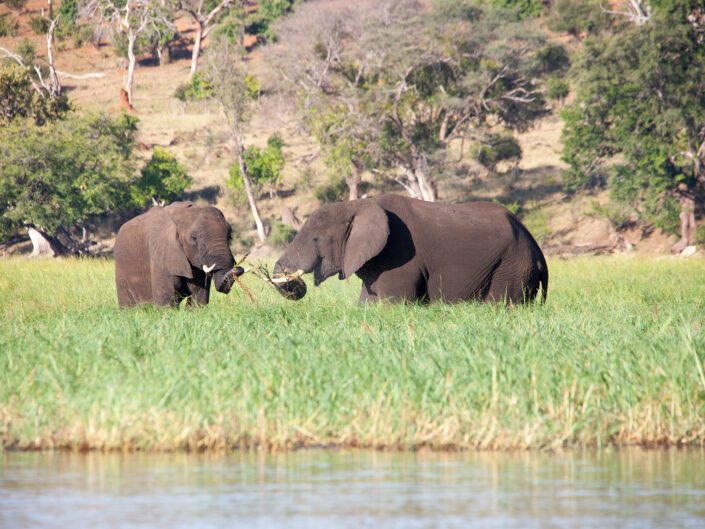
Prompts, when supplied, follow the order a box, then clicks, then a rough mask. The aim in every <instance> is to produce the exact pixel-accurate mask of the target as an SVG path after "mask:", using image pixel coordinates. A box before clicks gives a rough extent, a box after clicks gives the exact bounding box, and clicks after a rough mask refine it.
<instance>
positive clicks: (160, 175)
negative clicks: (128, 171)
mask: <svg viewBox="0 0 705 529" xmlns="http://www.w3.org/2000/svg"><path fill="white" fill-rule="evenodd" d="M192 183H193V178H191V177H190V176H189V175H188V174H187V173H186V169H184V167H183V166H182V165H181V164H180V163H179V162H178V160H177V159H176V158H175V157H174V156H173V155H172V154H171V153H170V152H169V151H168V150H167V149H162V148H161V147H159V146H157V147H155V148H154V153H153V154H152V158H151V160H149V162H147V165H145V166H144V168H143V169H142V173H141V176H140V177H139V178H138V179H137V181H136V182H135V184H134V186H133V188H132V199H133V202H134V203H135V205H137V206H145V205H147V204H149V203H150V202H151V200H152V198H155V199H157V200H164V201H166V202H171V201H173V200H175V199H176V198H178V197H179V195H181V194H182V193H183V192H184V190H185V189H186V188H187V187H188V186H190V185H191V184H192Z"/></svg>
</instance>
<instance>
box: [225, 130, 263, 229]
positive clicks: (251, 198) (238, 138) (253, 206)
mask: <svg viewBox="0 0 705 529" xmlns="http://www.w3.org/2000/svg"><path fill="white" fill-rule="evenodd" d="M232 128H233V131H232V132H233V136H234V139H235V146H236V148H237V163H238V166H239V167H240V174H241V175H242V181H243V183H244V184H245V192H246V193H247V200H248V202H249V203H250V210H251V211H252V217H253V218H254V219H255V226H257V235H259V240H260V242H264V241H265V239H266V238H267V235H266V234H265V233H264V224H262V217H260V214H259V209H258V208H257V202H256V201H255V192H254V190H253V189H252V180H250V175H249V173H248V172H247V167H246V166H245V142H244V140H243V138H242V134H240V126H239V123H238V122H237V121H236V122H235V123H234V124H233V127H232Z"/></svg>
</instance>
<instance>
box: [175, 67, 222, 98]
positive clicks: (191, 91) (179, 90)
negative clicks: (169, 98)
mask: <svg viewBox="0 0 705 529" xmlns="http://www.w3.org/2000/svg"><path fill="white" fill-rule="evenodd" d="M212 94H213V85H212V84H211V83H210V82H209V81H208V80H206V78H205V77H203V76H202V75H201V74H199V73H196V74H194V75H193V77H191V79H190V80H189V81H188V82H186V83H182V84H180V85H179V86H177V87H176V90H174V97H175V98H176V99H179V100H180V101H187V100H189V99H208V98H209V97H211V95H212Z"/></svg>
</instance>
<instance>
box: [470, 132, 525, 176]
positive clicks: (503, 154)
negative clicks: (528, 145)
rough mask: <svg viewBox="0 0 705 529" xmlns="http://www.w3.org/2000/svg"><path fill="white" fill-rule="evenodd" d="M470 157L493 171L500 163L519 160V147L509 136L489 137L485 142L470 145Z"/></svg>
mask: <svg viewBox="0 0 705 529" xmlns="http://www.w3.org/2000/svg"><path fill="white" fill-rule="evenodd" d="M470 156H472V158H473V159H475V160H477V161H478V162H479V163H481V164H482V165H484V166H485V167H487V168H488V169H491V170H493V169H494V168H495V167H496V166H497V164H498V163H499V162H501V161H504V160H512V159H519V158H521V147H520V146H519V144H518V143H517V141H516V140H515V139H514V138H513V137H511V136H502V135H490V136H489V138H488V139H487V141H485V142H482V143H480V142H475V143H473V144H471V145H470Z"/></svg>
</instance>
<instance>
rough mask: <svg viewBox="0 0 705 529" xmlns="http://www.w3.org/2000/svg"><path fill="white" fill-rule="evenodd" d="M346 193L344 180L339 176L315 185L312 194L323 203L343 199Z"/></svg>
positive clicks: (346, 188)
mask: <svg viewBox="0 0 705 529" xmlns="http://www.w3.org/2000/svg"><path fill="white" fill-rule="evenodd" d="M347 193H348V186H347V184H346V183H345V180H344V179H343V178H340V177H333V178H330V179H329V180H328V181H327V182H324V183H323V184H320V185H318V186H316V188H315V189H314V190H313V195H314V196H315V197H316V198H317V199H318V200H319V201H320V202H323V203H324V204H330V203H331V202H340V201H342V200H345V197H346V196H347Z"/></svg>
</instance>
